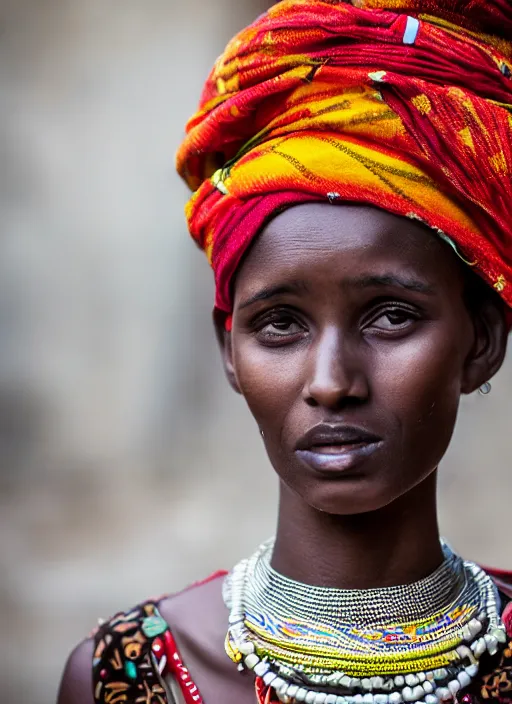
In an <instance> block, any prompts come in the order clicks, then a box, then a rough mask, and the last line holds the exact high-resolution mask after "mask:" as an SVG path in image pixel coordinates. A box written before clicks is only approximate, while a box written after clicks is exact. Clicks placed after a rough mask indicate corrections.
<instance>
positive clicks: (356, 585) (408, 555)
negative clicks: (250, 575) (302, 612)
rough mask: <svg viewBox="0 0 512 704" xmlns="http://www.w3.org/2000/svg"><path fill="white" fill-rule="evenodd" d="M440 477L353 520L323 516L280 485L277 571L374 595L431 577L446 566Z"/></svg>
mask: <svg viewBox="0 0 512 704" xmlns="http://www.w3.org/2000/svg"><path fill="white" fill-rule="evenodd" d="M436 476H437V473H436V472H433V473H432V474H431V475H430V476H429V477H427V479H425V480H424V481H423V482H422V483H421V484H419V485H418V486H416V487H415V488H414V489H412V490H411V491H410V492H408V493H407V494H406V495H405V496H402V497H400V498H398V499H396V500H395V501H394V502H393V503H391V504H389V505H388V506H385V507H384V508H381V509H379V510H378V511H373V512H370V513H365V514H359V515H353V516H336V515H331V514H327V513H324V512H322V511H318V510H317V509H314V508H312V507H311V506H309V505H307V504H305V503H304V501H303V500H302V499H301V498H300V497H299V496H297V495H296V494H295V493H294V492H292V491H291V490H290V489H288V487H286V486H284V485H281V490H280V502H279V519H278V527H277V534H276V542H275V546H274V551H273V555H272V561H271V564H272V567H273V568H274V569H275V570H276V571H277V572H280V573H281V574H282V575H284V576H286V577H289V578H290V579H294V580H296V581H298V582H303V583H305V584H312V585H316V586H324V587H337V588H339V589H375V588H379V587H389V586H395V585H400V584H410V583H411V582H416V581H418V580H420V579H422V578H423V577H426V576H427V575H429V574H431V573H432V572H433V571H434V570H435V569H436V568H437V567H438V566H439V565H440V564H441V562H442V560H443V553H442V550H441V547H440V543H439V529H438V524H437V509H436ZM298 546H300V548H299V549H298Z"/></svg>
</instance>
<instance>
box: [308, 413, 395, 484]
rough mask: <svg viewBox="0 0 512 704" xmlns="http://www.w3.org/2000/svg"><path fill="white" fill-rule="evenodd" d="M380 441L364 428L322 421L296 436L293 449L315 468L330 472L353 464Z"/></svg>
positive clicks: (338, 470)
mask: <svg viewBox="0 0 512 704" xmlns="http://www.w3.org/2000/svg"><path fill="white" fill-rule="evenodd" d="M381 445H382V438H381V437H379V436H378V435H375V434H374V433H371V432H369V431H368V430H366V429H363V428H358V427H355V426H348V425H332V424H326V423H322V424H320V425H317V426H315V427H314V428H311V430H309V431H308V432H307V433H306V434H305V435H304V436H303V437H302V438H301V439H300V440H299V442H298V443H297V445H296V448H295V453H296V455H297V456H298V458H299V459H300V460H301V461H302V462H303V463H304V464H306V465H308V466H309V467H310V468H311V469H313V470H314V471H315V472H319V473H321V474H323V473H327V474H329V475H332V474H333V473H336V472H337V473H344V472H346V471H347V470H348V469H352V468H355V467H356V466H357V465H359V464H361V463H362V462H363V461H364V460H365V459H367V458H368V457H370V456H371V455H373V454H374V453H375V452H376V451H377V450H378V449H379V448H380V446H381Z"/></svg>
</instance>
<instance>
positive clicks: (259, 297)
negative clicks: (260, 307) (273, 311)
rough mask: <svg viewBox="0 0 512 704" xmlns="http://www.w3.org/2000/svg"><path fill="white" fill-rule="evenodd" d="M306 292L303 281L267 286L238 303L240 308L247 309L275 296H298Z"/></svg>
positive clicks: (306, 288)
mask: <svg viewBox="0 0 512 704" xmlns="http://www.w3.org/2000/svg"><path fill="white" fill-rule="evenodd" d="M307 291H308V287H307V285H306V283H305V282H304V281H293V282H291V283H289V284H278V285H276V286H268V287H267V288H264V289H262V290H261V291H258V293H255V294H254V296H251V297H250V298H248V299H247V300H245V301H243V302H242V303H240V308H241V309H242V308H247V307H248V306H252V305H253V304H254V303H257V302H258V301H268V300H269V299H270V298H275V297H276V296H283V295H286V294H298V293H304V292H307Z"/></svg>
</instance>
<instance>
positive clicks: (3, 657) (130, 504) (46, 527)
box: [0, 0, 512, 704]
mask: <svg viewBox="0 0 512 704" xmlns="http://www.w3.org/2000/svg"><path fill="white" fill-rule="evenodd" d="M265 4H266V3H265V2H264V1H263V0H253V1H252V2H251V1H250V0H247V1H246V2H242V1H241V0H215V2H209V1H208V2H207V1H206V0H183V2H181V3H178V2H177V0H81V1H79V0H0V105H1V113H0V120H1V125H0V127H1V131H0V213H1V224H2V233H1V234H2V236H1V238H0V341H1V348H0V486H1V492H0V501H1V510H0V574H1V581H0V684H1V686H0V692H1V695H0V700H1V702H2V704H51V702H53V701H54V700H55V693H56V688H57V684H58V680H59V677H60V672H61V669H62V667H63V664H64V660H65V658H66V655H67V653H68V652H69V650H70V649H71V647H72V646H73V645H74V644H75V643H76V642H77V641H78V640H79V639H80V638H82V637H83V636H84V635H85V634H86V633H87V632H88V631H89V629H90V628H91V627H92V626H93V625H94V624H95V621H96V618H97V617H98V616H107V615H108V614H109V613H110V612H112V611H114V610H115V609H117V608H118V607H122V606H129V605H130V604H131V603H132V602H135V601H137V600H140V599H143V598H145V597H148V596H151V595H156V594H158V593H161V592H165V591H172V590H174V589H177V588H179V587H181V586H183V585H185V584H186V583H187V582H190V581H191V580H194V579H196V578H199V577H201V576H205V575H207V574H208V573H209V572H210V571H212V570H214V569H216V568H218V567H223V566H224V567H229V566H230V565H231V564H232V563H233V562H234V561H235V560H236V559H238V558H239V557H241V556H242V555H244V554H246V553H248V552H249V551H250V550H252V549H253V547H255V545H256V544H257V543H258V541H259V540H260V539H262V538H265V537H267V536H268V535H269V534H270V533H271V532H272V531H273V524H274V517H275V505H276V491H275V489H276V483H275V481H274V478H273V476H272V472H271V470H270V469H269V466H268V463H267V461H266V459H265V457H264V455H263V452H262V447H261V443H260V441H259V436H258V433H257V431H256V429H255V427H254V425H253V422H252V420H251V419H250V417H249V415H248V413H247V411H246V410H245V408H244V406H243V403H242V402H241V400H240V399H239V398H237V397H236V396H235V395H234V394H233V393H231V392H230V391H229V389H228V386H227V384H226V383H225V381H224V379H223V376H222V371H221V368H220V364H219V360H218V355H217V352H216V349H215V343H214V338H213V334H212V330H211V325H210V309H211V304H212V285H211V276H210V272H209V270H208V267H207V265H206V262H205V261H204V258H203V256H202V255H201V254H200V253H199V252H197V251H196V250H195V248H194V246H193V245H192V243H191V242H190V240H189V238H188V236H187V234H186V231H185V226H184V219H183V215H182V208H183V203H184V202H185V189H184V187H183V186H182V185H181V184H180V182H179V181H178V179H177V177H176V176H175V175H174V172H173V154H174V151H175V148H176V146H177V144H178V142H179V139H180V135H181V134H182V129H183V125H184V121H185V119H186V117H187V116H188V115H190V114H191V113H192V111H193V109H194V106H195V104H196V101H197V98H198V95H199V90H200V86H201V82H202V79H203V78H204V77H205V75H206V73H207V71H208V69H209V67H210V64H211V62H212V61H213V60H214V58H215V57H216V55H217V54H218V53H220V51H221V49H222V47H223V45H224V43H225V41H226V40H227V39H228V38H229V36H230V35H231V34H232V33H233V32H234V31H235V30H236V29H237V28H239V27H240V26H242V25H243V24H244V23H245V22H246V21H248V20H249V19H251V18H252V17H253V16H255V15H256V14H257V13H258V12H259V11H261V9H263V6H264V5H265ZM511 388H512V364H511V363H510V362H509V364H508V365H507V366H506V368H505V369H504V370H503V371H502V373H501V374H500V375H499V377H498V378H497V379H496V380H495V383H494V387H493V393H492V395H491V396H490V397H487V398H480V397H478V396H475V397H474V398H470V399H466V400H465V402H464V404H463V410H462V413H461V418H460V422H459V427H458V431H457V435H456V438H455V441H454V443H453V448H452V450H451V453H450V456H449V457H448V458H447V460H446V462H445V464H444V468H443V472H442V477H443V481H442V526H443V530H444V533H445V534H446V535H447V536H448V538H449V539H450V540H451V541H452V542H453V544H454V545H455V546H456V547H457V548H458V549H459V550H460V551H462V552H463V553H464V554H466V555H468V556H472V557H474V558H476V559H478V560H482V561H484V562H488V563H494V564H497V565H502V566H504V567H505V566H507V565H508V566H509V567H512V548H511V545H510V537H509V536H510V518H509V516H510V512H509V514H508V515H507V508H508V506H509V505H510V490H511V480H510V469H511V468H510V461H509V457H510V451H511V446H512V437H511V435H512V433H511V430H510V429H511V423H510V419H511V417H512V402H511V400H510V389H511Z"/></svg>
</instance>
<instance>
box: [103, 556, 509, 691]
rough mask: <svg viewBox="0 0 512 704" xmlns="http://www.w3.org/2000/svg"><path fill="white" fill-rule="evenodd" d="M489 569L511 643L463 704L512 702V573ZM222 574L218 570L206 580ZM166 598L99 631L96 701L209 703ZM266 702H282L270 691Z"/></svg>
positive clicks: (484, 668) (485, 663)
mask: <svg viewBox="0 0 512 704" xmlns="http://www.w3.org/2000/svg"><path fill="white" fill-rule="evenodd" d="M488 572H489V574H490V575H491V576H492V578H493V579H494V581H495V583H496V585H497V587H498V588H499V590H500V595H501V597H502V604H503V607H504V609H503V620H504V622H505V625H506V628H507V634H508V636H509V642H508V643H507V644H506V645H505V646H504V647H503V648H502V649H501V650H500V651H499V652H498V653H497V654H496V655H495V656H493V657H490V656H487V657H486V656H484V657H483V658H482V660H481V671H480V674H479V677H478V678H477V679H476V680H475V681H474V682H473V683H472V684H471V685H470V687H469V688H467V689H465V690H463V691H461V692H459V694H458V697H457V698H458V701H459V702H461V704H486V703H487V702H488V703H489V704H494V703H495V704H512V573H507V572H500V571H495V570H488ZM222 574H224V573H219V572H217V573H215V574H214V575H212V576H211V577H210V578H209V579H208V580H205V582H208V581H210V580H212V579H216V578H219V577H220V576H222ZM205 582H202V583H201V584H204V583H205ZM196 586H197V585H196ZM160 601H161V600H160V599H158V600H151V601H147V602H144V603H143V604H140V605H138V606H136V607H135V608H134V609H131V610H130V611H126V612H121V613H118V614H116V615H115V616H114V617H113V618H112V619H110V620H109V621H107V622H105V623H103V624H102V625H101V626H100V627H99V628H98V629H97V630H96V632H95V634H94V640H95V649H94V658H93V686H94V700H95V702H96V704H204V700H203V698H202V697H201V693H200V692H199V689H198V688H197V686H196V685H195V684H194V682H193V680H192V678H191V676H190V674H189V672H188V669H187V668H186V666H185V665H184V663H183V662H182V659H181V657H180V654H179V651H178V647H177V645H176V642H175V640H174V638H173V635H172V633H171V630H170V628H169V625H168V624H167V623H166V621H165V620H164V619H163V618H162V616H161V615H160V613H159V611H158V604H159V602H160ZM261 684H262V683H258V682H256V693H255V702H256V701H257V700H258V699H259V700H260V701H263V699H262V696H261V695H262V693H263V692H262V687H261ZM259 690H260V691H259ZM256 695H257V696H256ZM265 701H266V702H267V701H268V703H269V704H273V702H274V701H275V702H278V700H277V699H276V700H273V699H271V698H269V696H268V693H267V696H266V697H265Z"/></svg>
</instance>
